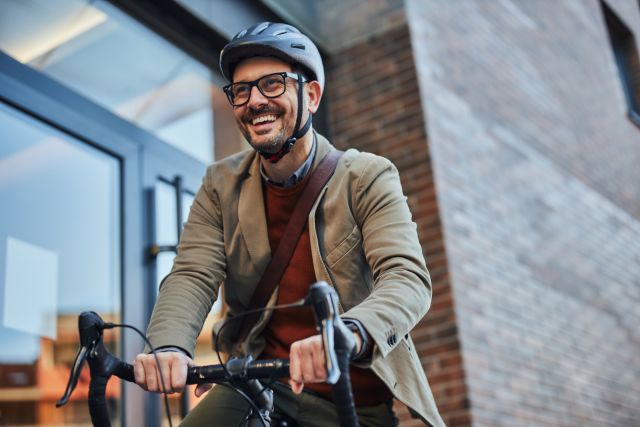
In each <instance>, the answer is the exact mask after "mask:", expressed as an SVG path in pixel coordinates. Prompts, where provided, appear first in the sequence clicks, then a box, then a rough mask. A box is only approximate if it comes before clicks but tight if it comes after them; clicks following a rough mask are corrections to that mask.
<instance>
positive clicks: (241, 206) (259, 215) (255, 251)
mask: <svg viewBox="0 0 640 427" xmlns="http://www.w3.org/2000/svg"><path fill="white" fill-rule="evenodd" d="M259 168H260V159H259V157H258V156H257V155H256V156H255V159H254V161H253V163H252V164H251V166H250V167H249V172H248V176H247V178H246V179H245V180H244V182H243V183H242V187H241V188H240V197H239V200H238V223H239V225H240V231H241V233H242V237H243V238H244V241H245V243H246V245H247V249H248V251H249V255H250V257H251V261H252V263H253V266H254V268H255V271H256V273H257V274H258V279H259V278H260V277H261V276H262V273H263V272H264V270H265V268H266V267H267V264H268V262H269V260H270V259H271V248H270V246H269V235H268V231H267V219H266V214H265V211H264V196H263V194H262V176H261V175H260V169H259Z"/></svg>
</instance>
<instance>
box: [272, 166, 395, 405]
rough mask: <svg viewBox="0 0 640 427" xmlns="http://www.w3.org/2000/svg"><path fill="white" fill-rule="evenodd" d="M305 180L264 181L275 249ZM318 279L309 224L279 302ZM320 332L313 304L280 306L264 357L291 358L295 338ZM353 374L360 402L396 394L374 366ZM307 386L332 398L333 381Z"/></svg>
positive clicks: (294, 296) (290, 299) (369, 402)
mask: <svg viewBox="0 0 640 427" xmlns="http://www.w3.org/2000/svg"><path fill="white" fill-rule="evenodd" d="M307 178H308V176H307ZM305 182H306V179H304V180H303V181H302V182H300V183H298V184H296V185H294V186H292V187H287V188H283V187H277V186H274V185H271V184H264V189H265V212H266V216H267V224H268V229H269V244H270V245H271V251H272V253H273V252H274V251H275V250H276V248H277V247H278V243H279V242H280V238H281V237H282V235H283V233H284V230H285V228H286V226H287V224H288V222H289V218H290V217H291V214H292V213H293V209H294V207H295V204H296V202H297V201H298V198H299V196H300V195H301V193H302V189H303V187H304V184H305ZM315 281H316V277H315V274H314V271H313V261H312V259H311V246H310V239H309V227H308V225H307V226H305V229H304V231H303V233H302V236H301V237H300V240H299V241H298V244H297V246H296V248H295V250H294V252H293V256H292V257H291V261H290V262H289V265H288V267H287V269H286V271H285V273H284V275H283V277H282V280H281V281H280V292H279V294H278V302H277V303H278V304H288V303H292V302H294V301H297V300H299V299H302V298H304V297H305V296H306V295H307V292H308V290H309V286H310V285H311V284H313V283H314V282H315ZM316 333H317V332H316V328H315V321H314V318H313V313H312V312H311V310H310V309H309V307H298V308H291V309H286V310H276V311H274V313H273V315H272V316H271V320H270V321H269V323H268V325H267V326H266V328H265V330H264V336H265V338H266V347H265V349H264V352H263V353H262V356H261V357H262V358H288V357H289V348H290V347H291V344H292V343H293V342H295V341H298V340H301V339H304V338H306V337H309V336H311V335H314V334H316ZM350 374H351V383H352V387H353V395H354V398H355V402H356V405H358V406H360V405H375V404H378V403H382V402H385V401H388V400H390V399H391V398H392V394H391V392H390V391H389V389H388V388H387V386H386V385H385V384H384V383H383V382H382V381H381V380H380V379H379V378H378V377H377V376H376V374H374V373H373V371H371V370H370V369H361V368H357V367H355V366H352V367H351V369H350ZM304 387H305V389H309V390H313V391H315V392H316V393H319V394H320V395H322V396H323V397H325V398H327V399H329V400H331V386H330V385H329V384H325V383H319V384H305V386H304Z"/></svg>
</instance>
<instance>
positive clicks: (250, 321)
mask: <svg viewBox="0 0 640 427" xmlns="http://www.w3.org/2000/svg"><path fill="white" fill-rule="evenodd" d="M342 154H343V152H342V151H339V150H332V151H330V152H329V153H328V154H327V155H326V156H325V158H324V159H322V161H321V162H320V164H319V165H318V167H317V168H316V169H315V170H314V171H313V172H312V173H311V176H310V177H309V180H308V181H307V183H306V184H305V186H304V188H303V189H302V195H301V196H300V198H299V199H298V201H297V203H296V206H295V209H294V210H293V214H292V215H291V218H290V219H289V224H287V228H286V229H285V231H284V234H283V235H282V238H280V243H279V244H278V248H277V249H276V251H275V253H274V255H273V257H272V258H271V261H270V262H269V265H267V268H266V269H265V271H264V274H263V275H262V278H261V279H260V282H259V283H258V286H257V287H256V290H255V292H254V294H253V296H252V298H251V302H250V303H249V307H248V310H255V309H257V308H261V307H265V306H266V305H267V302H268V301H269V298H270V297H271V294H273V291H274V290H275V288H276V285H277V284H278V282H280V279H281V278H282V275H283V274H284V272H285V270H286V269H287V266H288V265H289V261H290V260H291V257H292V256H293V251H294V249H295V248H296V245H297V244H298V240H300V236H301V235H302V231H303V230H304V226H305V224H306V223H307V218H308V217H309V212H311V208H312V207H313V204H314V203H315V201H316V199H317V198H318V195H319V194H320V191H321V190H322V188H324V186H325V184H326V183H327V181H329V178H331V176H332V175H333V172H334V171H335V169H336V166H337V165H338V160H340V157H342ZM259 318H260V313H251V314H248V315H247V316H245V317H244V320H243V322H242V327H241V328H240V332H239V334H238V338H237V339H236V343H242V342H243V341H244V340H245V338H246V337H247V335H249V332H250V331H251V328H253V326H254V325H255V324H256V322H257V321H258V319H259Z"/></svg>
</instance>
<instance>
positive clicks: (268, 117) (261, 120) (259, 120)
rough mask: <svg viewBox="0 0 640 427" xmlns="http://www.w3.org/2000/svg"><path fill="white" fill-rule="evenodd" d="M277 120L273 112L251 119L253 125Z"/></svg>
mask: <svg viewBox="0 0 640 427" xmlns="http://www.w3.org/2000/svg"><path fill="white" fill-rule="evenodd" d="M275 121H276V116H275V115H273V114H267V115H266V116H260V117H256V118H255V119H253V120H252V121H251V124H252V125H254V126H255V125H257V124H259V123H265V122H275Z"/></svg>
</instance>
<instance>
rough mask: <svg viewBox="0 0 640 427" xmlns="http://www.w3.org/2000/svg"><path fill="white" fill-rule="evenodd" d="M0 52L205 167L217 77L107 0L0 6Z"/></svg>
mask: <svg viewBox="0 0 640 427" xmlns="http://www.w3.org/2000/svg"><path fill="white" fill-rule="evenodd" d="M0 49H2V50H3V51H5V52H6V53H7V54H9V55H11V56H12V57H14V58H16V59H17V60H19V61H20V62H22V63H24V64H27V65H29V66H31V67H33V68H35V69H38V70H40V71H42V72H43V73H45V74H47V75H48V76H50V77H52V78H54V79H56V80H58V81H60V82H61V83H63V84H65V85H66V86H68V87H70V88H72V89H73V90H75V91H77V92H79V93H80V94H82V95H84V96H86V97H88V98H90V99H91V100H93V101H95V102H96V103H98V104H100V105H102V106H104V107H106V108H108V109H109V110H111V111H113V112H114V113H116V114H118V115H119V116H121V117H123V118H125V119H126V120H128V121H131V122H133V123H136V124H137V125H139V126H140V127H142V128H144V129H146V130H148V131H150V132H152V133H154V134H156V135H157V136H158V137H160V138H161V139H163V140H165V141H167V142H169V143H170V144H172V145H174V146H175V147H177V148H179V149H180V150H183V151H184V152H186V153H188V154H189V155H191V156H193V157H195V158H196V159H198V160H200V161H202V162H204V163H206V164H208V163H211V162H212V160H213V153H214V149H213V147H214V128H213V126H214V113H213V108H212V101H211V91H212V86H213V85H212V82H213V80H214V79H221V77H217V75H216V74H214V73H212V72H211V70H209V69H208V68H207V67H205V66H204V65H202V64H201V63H199V62H197V61H196V60H195V59H193V58H192V57H190V56H189V55H187V54H186V53H185V52H183V51H182V50H180V49H178V48H177V47H175V46H174V45H173V44H171V43H169V42H168V41H166V40H165V39H164V38H162V37H160V36H158V35H157V34H155V33H154V32H152V31H151V30H149V29H148V28H146V27H144V26H143V25H142V24H140V23H139V22H137V21H135V20H134V19H132V18H131V17H129V16H128V15H126V14H125V13H123V12H122V11H120V10H119V9H118V8H116V7H114V6H112V5H110V4H109V3H108V2H107V1H105V0H95V1H88V0H64V1H22V0H8V1H3V2H0Z"/></svg>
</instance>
